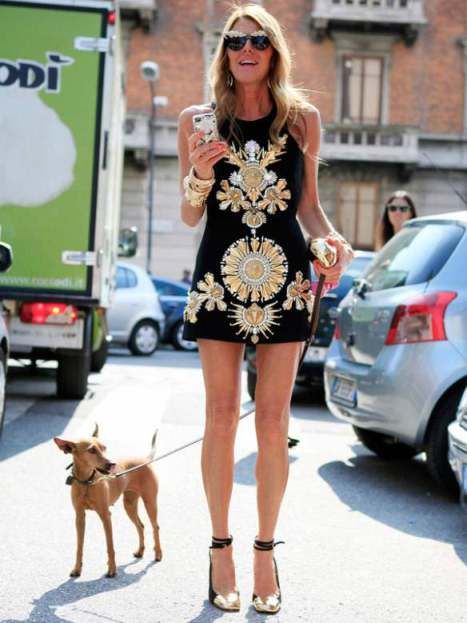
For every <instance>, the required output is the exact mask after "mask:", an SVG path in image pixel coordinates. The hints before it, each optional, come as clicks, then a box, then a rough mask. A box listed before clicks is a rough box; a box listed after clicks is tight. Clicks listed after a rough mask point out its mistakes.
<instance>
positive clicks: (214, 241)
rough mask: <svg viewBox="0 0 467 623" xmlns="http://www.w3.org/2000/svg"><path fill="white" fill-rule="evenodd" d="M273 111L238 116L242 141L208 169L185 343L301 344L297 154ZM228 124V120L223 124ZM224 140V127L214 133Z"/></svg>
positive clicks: (305, 284) (304, 253) (304, 267)
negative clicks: (210, 178)
mask: <svg viewBox="0 0 467 623" xmlns="http://www.w3.org/2000/svg"><path fill="white" fill-rule="evenodd" d="M275 114H276V109H275V106H273V109H272V110H271V112H270V113H269V114H268V115H267V116H265V117H262V118H260V119H255V120H254V121H245V120H242V119H236V124H237V133H238V134H239V136H240V137H241V139H242V140H241V143H239V142H238V141H236V140H235V139H232V141H231V143H230V145H229V146H230V150H229V153H228V156H226V157H225V158H223V159H222V160H220V161H219V162H218V163H217V164H216V165H215V166H214V175H215V183H214V185H213V187H212V189H211V191H210V194H209V196H208V198H207V205H206V211H207V214H206V216H207V218H206V226H205V230H204V234H203V237H202V240H201V243H200V246H199V249H198V253H197V256H196V264H195V269H194V271H193V280H192V285H191V289H190V291H189V293H188V301H187V304H186V306H185V309H184V321H185V323H184V329H183V338H184V339H186V340H196V339H197V338H208V339H213V340H224V341H227V342H244V343H248V344H257V343H259V344H272V343H278V342H295V341H304V340H306V337H307V335H308V332H309V321H310V314H311V308H312V305H313V295H312V292H311V286H310V263H309V262H310V260H309V258H310V255H309V250H308V247H307V244H306V242H305V239H304V237H303V234H302V230H301V229H300V225H299V223H298V221H297V218H296V213H297V205H298V200H299V198H300V193H301V188H302V181H303V169H304V162H303V153H302V151H301V150H300V148H299V146H298V145H297V142H296V141H295V139H294V138H293V137H292V135H291V134H289V132H288V130H287V127H286V126H285V127H284V128H283V129H282V131H281V132H280V133H279V136H280V145H279V146H276V145H274V144H272V143H271V141H270V138H269V128H270V125H271V123H272V121H273V119H274V116H275ZM227 123H228V122H227ZM220 134H221V136H227V125H226V124H225V125H224V126H223V127H222V128H220Z"/></svg>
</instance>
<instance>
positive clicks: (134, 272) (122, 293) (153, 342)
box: [107, 262, 165, 356]
mask: <svg viewBox="0 0 467 623" xmlns="http://www.w3.org/2000/svg"><path fill="white" fill-rule="evenodd" d="M107 318H108V322H109V332H110V335H111V336H112V343H117V344H124V345H125V346H127V347H128V348H129V349H130V351H131V352H132V353H133V355H146V356H147V355H152V353H153V352H154V351H155V350H156V348H157V347H158V345H159V340H160V336H161V335H162V333H163V331H164V327H165V317H164V312H163V311H162V307H161V304H160V301H159V295H158V294H157V292H156V290H155V289H154V286H153V283H152V281H151V278H150V277H149V275H148V274H147V273H146V272H145V271H144V270H143V269H142V268H140V267H139V266H135V265H134V264H127V263H126V262H118V264H117V274H116V287H115V291H114V293H113V299H112V304H111V305H110V307H109V309H108V314H107Z"/></svg>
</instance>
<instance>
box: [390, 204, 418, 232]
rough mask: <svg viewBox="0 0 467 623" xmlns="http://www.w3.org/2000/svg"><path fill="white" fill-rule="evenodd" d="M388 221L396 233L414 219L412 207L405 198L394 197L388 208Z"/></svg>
mask: <svg viewBox="0 0 467 623" xmlns="http://www.w3.org/2000/svg"><path fill="white" fill-rule="evenodd" d="M387 211H388V219H389V222H390V223H391V225H392V227H393V229H394V230H395V231H399V229H400V228H401V227H402V225H403V224H404V223H405V221H408V220H409V219H410V218H412V213H411V209H410V205H409V204H408V203H407V200H406V199H404V197H394V198H393V199H391V202H390V203H389V205H388V207H387Z"/></svg>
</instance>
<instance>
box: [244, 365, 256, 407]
mask: <svg viewBox="0 0 467 623" xmlns="http://www.w3.org/2000/svg"><path fill="white" fill-rule="evenodd" d="M246 379H247V390H248V394H249V395H250V398H251V399H252V400H254V399H255V392H256V374H255V373H254V372H252V371H251V370H248V371H247V377H246Z"/></svg>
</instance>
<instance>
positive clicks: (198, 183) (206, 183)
mask: <svg viewBox="0 0 467 623" xmlns="http://www.w3.org/2000/svg"><path fill="white" fill-rule="evenodd" d="M188 177H189V178H190V185H191V186H194V187H195V188H196V187H197V188H199V190H202V189H205V188H211V186H212V185H213V184H214V173H213V174H212V176H211V177H210V178H209V179H208V180H202V179H200V178H199V177H197V176H196V173H195V168H194V167H191V169H190V172H189V173H188Z"/></svg>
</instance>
